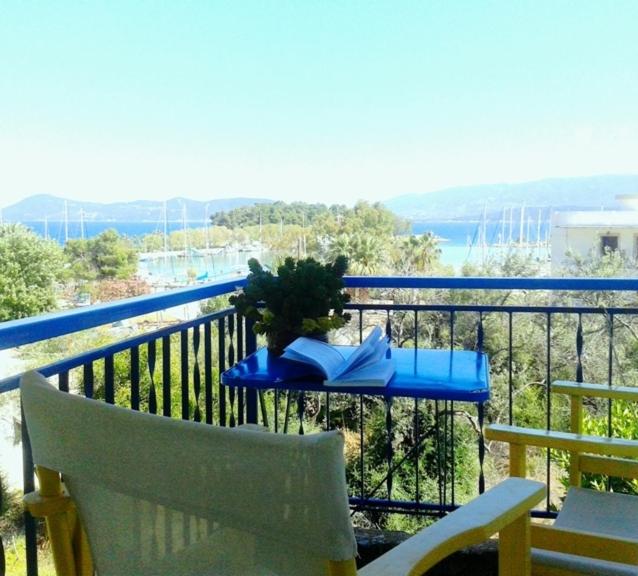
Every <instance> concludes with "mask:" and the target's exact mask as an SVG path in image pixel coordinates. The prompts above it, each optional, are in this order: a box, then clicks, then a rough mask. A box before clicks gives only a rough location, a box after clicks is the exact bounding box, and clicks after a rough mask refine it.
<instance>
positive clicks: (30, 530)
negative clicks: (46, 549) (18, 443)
mask: <svg viewBox="0 0 638 576" xmlns="http://www.w3.org/2000/svg"><path fill="white" fill-rule="evenodd" d="M21 420H22V423H21V432H22V478H23V489H24V493H25V494H28V493H30V492H33V491H34V490H35V481H34V478H33V475H34V468H33V455H32V454H31V442H30V441H29V431H28V430H27V425H26V420H25V418H24V411H23V410H22V409H21ZM37 537H38V535H37V526H36V520H35V518H34V517H33V516H31V514H30V513H29V511H28V510H26V508H25V510H24V540H25V548H26V560H27V576H38V548H37Z"/></svg>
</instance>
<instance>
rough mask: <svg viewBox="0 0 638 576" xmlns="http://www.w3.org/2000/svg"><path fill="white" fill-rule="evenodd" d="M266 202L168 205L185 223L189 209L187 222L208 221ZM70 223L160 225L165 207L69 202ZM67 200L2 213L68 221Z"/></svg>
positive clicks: (12, 218)
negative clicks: (215, 215)
mask: <svg viewBox="0 0 638 576" xmlns="http://www.w3.org/2000/svg"><path fill="white" fill-rule="evenodd" d="M271 202H272V200H268V199H265V198H222V199H217V200H208V201H205V202H200V201H198V200H189V199H188V198H172V199H171V200H167V202H166V214H167V219H168V220H170V221H175V220H181V219H182V218H183V215H184V207H186V218H187V220H202V221H203V220H204V219H205V218H206V214H208V215H209V216H210V215H211V214H214V213H215V212H220V211H222V210H223V211H228V210H232V209H233V208H239V207H240V206H250V205H252V204H258V203H259V204H266V203H267V204H270V203H271ZM66 203H67V207H68V214H69V220H71V221H74V220H75V221H77V220H79V219H80V213H81V212H82V217H83V218H84V220H85V221H97V222H109V221H114V222H159V221H161V220H162V219H163V218H164V203H163V202H159V201H154V200H135V201H133V202H114V203H108V204H107V203H101V202H80V201H77V200H66ZM64 204H65V199H64V198H59V197H57V196H51V195H48V194H38V195H35V196H29V197H28V198H25V199H24V200H21V201H20V202H17V203H16V204H13V205H11V206H9V207H7V208H4V209H3V210H2V217H3V219H4V220H6V221H8V222H30V221H42V220H44V219H45V218H47V219H48V220H50V221H55V220H64Z"/></svg>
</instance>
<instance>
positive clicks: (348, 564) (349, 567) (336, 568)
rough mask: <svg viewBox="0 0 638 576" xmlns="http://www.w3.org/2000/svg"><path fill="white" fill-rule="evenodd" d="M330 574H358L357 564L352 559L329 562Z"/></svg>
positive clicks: (342, 575)
mask: <svg viewBox="0 0 638 576" xmlns="http://www.w3.org/2000/svg"><path fill="white" fill-rule="evenodd" d="M328 576H357V564H356V562H355V561H354V558H353V559H352V560H343V561H342V562H337V561H333V560H330V561H329V562H328Z"/></svg>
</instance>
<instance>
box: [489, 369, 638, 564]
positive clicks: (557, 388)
mask: <svg viewBox="0 0 638 576" xmlns="http://www.w3.org/2000/svg"><path fill="white" fill-rule="evenodd" d="M551 391H552V393H560V394H567V395H569V397H570V430H571V431H570V432H555V431H551V430H538V429H531V428H523V427H518V426H507V425H499V424H494V425H491V426H488V427H487V428H486V430H485V437H486V439H488V440H493V441H499V442H507V443H508V444H509V470H510V476H512V477H521V478H524V477H525V475H526V469H527V448H528V447H529V446H535V447H539V448H549V449H556V450H565V451H567V452H569V454H570V465H569V483H570V485H571V486H576V487H580V485H581V479H582V474H583V472H588V473H595V474H607V475H610V476H616V477H621V478H638V461H637V459H638V441H634V440H624V439H620V438H602V437H599V436H589V435H584V434H582V431H583V398H585V397H591V398H607V399H610V400H625V401H634V402H638V389H636V388H629V387H614V388H611V387H608V386H603V385H600V384H584V383H576V382H568V381H557V382H554V383H553V384H552V386H551ZM531 542H532V547H534V548H541V549H544V550H549V551H553V552H563V553H567V554H574V555H577V556H587V557H590V558H595V559H599V560H607V561H611V562H619V563H623V564H628V565H635V566H638V535H637V538H636V539H633V538H631V539H630V538H614V537H608V536H603V535H600V534H596V533H592V532H586V531H577V530H565V529H560V528H558V527H553V526H549V525H543V524H537V523H532V526H531ZM533 573H534V574H535V575H536V574H538V575H540V576H545V575H547V576H550V575H553V576H569V575H576V574H579V573H577V572H570V571H566V570H563V569H551V568H549V567H536V566H535V567H534V569H533Z"/></svg>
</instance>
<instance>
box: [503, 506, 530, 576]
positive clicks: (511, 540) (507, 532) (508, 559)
mask: <svg viewBox="0 0 638 576" xmlns="http://www.w3.org/2000/svg"><path fill="white" fill-rule="evenodd" d="M530 546H531V529H530V519H529V514H528V513H525V514H523V515H522V516H520V517H518V518H517V519H516V520H514V521H513V522H512V523H511V524H510V525H509V526H506V527H505V528H503V530H501V532H500V533H499V537H498V574H499V576H530V574H531V573H532V557H531V552H530Z"/></svg>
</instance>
